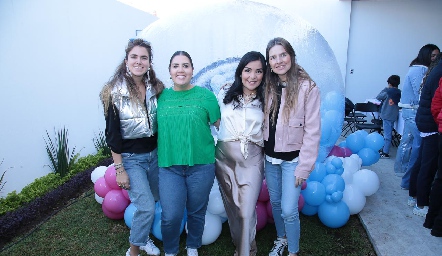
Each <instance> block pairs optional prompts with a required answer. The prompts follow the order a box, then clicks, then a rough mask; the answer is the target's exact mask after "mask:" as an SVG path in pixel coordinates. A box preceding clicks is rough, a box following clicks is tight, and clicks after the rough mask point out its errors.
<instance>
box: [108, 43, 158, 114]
mask: <svg viewBox="0 0 442 256" xmlns="http://www.w3.org/2000/svg"><path fill="white" fill-rule="evenodd" d="M135 46H141V47H144V48H146V50H147V53H148V54H149V63H150V68H149V70H148V71H147V72H146V74H144V76H143V82H144V83H145V82H146V81H147V79H149V80H148V81H147V82H148V83H149V84H151V86H152V87H153V88H154V89H155V92H156V96H157V97H158V96H159V95H160V94H161V92H162V91H163V90H164V84H163V83H162V82H161V81H160V80H159V79H157V77H156V74H155V71H154V70H153V67H152V59H153V55H152V46H151V45H150V43H149V42H148V41H146V40H144V39H142V38H137V39H130V40H129V42H128V43H127V46H126V49H125V52H126V56H125V57H124V59H123V60H122V61H121V63H120V65H118V67H117V69H116V70H115V73H114V75H113V76H112V77H111V78H110V80H109V81H108V82H107V83H106V84H105V85H104V86H103V89H102V90H101V92H100V100H101V102H102V103H103V108H104V114H105V115H107V112H108V109H109V106H110V105H111V104H112V99H111V92H112V90H113V88H114V87H115V86H116V85H118V84H121V83H123V81H125V82H126V85H127V89H128V91H129V98H130V101H131V103H132V104H141V105H143V102H141V98H142V97H141V93H140V91H139V90H138V87H137V86H136V84H135V81H134V79H133V78H132V76H130V75H129V74H127V72H126V62H125V61H126V60H127V58H128V55H129V52H130V51H132V49H133V48H134V47H135ZM142 109H145V107H143V108H142Z"/></svg>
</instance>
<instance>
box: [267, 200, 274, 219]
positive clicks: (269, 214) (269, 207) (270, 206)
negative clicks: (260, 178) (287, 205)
mask: <svg viewBox="0 0 442 256" xmlns="http://www.w3.org/2000/svg"><path fill="white" fill-rule="evenodd" d="M266 210H267V217H270V218H272V219H273V212H272V204H271V203H270V201H267V203H266Z"/></svg>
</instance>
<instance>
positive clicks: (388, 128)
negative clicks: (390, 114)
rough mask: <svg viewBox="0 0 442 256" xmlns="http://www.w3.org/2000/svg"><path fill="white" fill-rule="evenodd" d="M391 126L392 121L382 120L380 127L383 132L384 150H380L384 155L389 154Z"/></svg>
mask: <svg viewBox="0 0 442 256" xmlns="http://www.w3.org/2000/svg"><path fill="white" fill-rule="evenodd" d="M393 125H394V121H390V120H382V126H383V130H384V148H383V149H382V152H384V153H385V154H389V153H390V146H391V132H392V131H393Z"/></svg>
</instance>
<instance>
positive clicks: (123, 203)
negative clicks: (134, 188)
mask: <svg viewBox="0 0 442 256" xmlns="http://www.w3.org/2000/svg"><path fill="white" fill-rule="evenodd" d="M129 203H130V202H129V200H127V198H126V197H124V195H123V192H122V191H121V189H112V190H111V191H109V192H107V194H106V196H105V197H104V200H103V207H105V208H106V209H107V210H109V211H111V212H114V213H121V212H123V215H124V210H126V207H127V206H128V205H129Z"/></svg>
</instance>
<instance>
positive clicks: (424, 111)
mask: <svg viewBox="0 0 442 256" xmlns="http://www.w3.org/2000/svg"><path fill="white" fill-rule="evenodd" d="M440 57H441V54H438V56H437V58H436V59H435V60H434V61H433V62H432V63H431V65H430V66H429V68H428V71H427V74H426V75H425V77H424V80H423V82H422V89H421V97H420V101H419V108H418V109H417V114H416V125H417V128H418V129H419V132H420V136H421V138H422V142H421V146H420V150H419V156H418V159H417V160H416V163H415V164H414V166H413V168H412V169H411V176H410V189H409V191H408V192H409V193H408V195H409V199H408V202H407V204H408V205H409V206H413V213H414V214H415V215H418V216H422V217H425V215H426V214H427V211H428V205H429V197H430V191H431V184H432V183H433V180H434V176H435V175H436V171H437V168H438V156H439V147H438V126H437V123H436V121H435V119H434V118H433V115H432V112H431V104H432V103H431V102H432V99H433V97H434V95H435V92H436V89H437V88H438V86H439V80H440V78H441V77H442V62H440Z"/></svg>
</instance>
